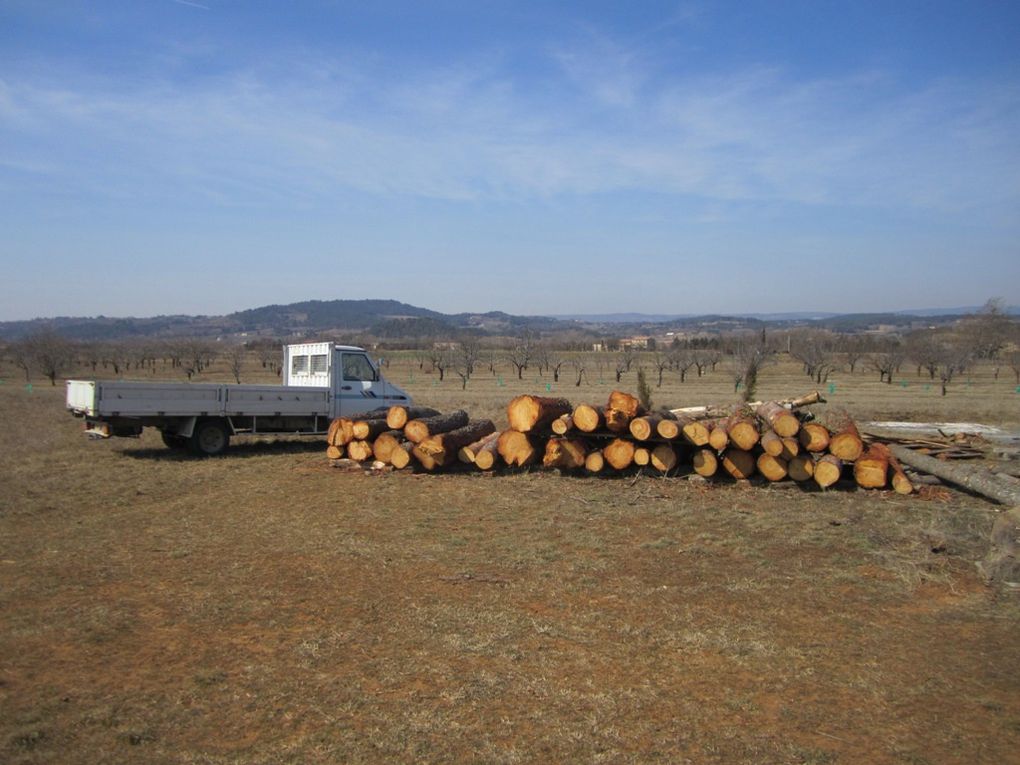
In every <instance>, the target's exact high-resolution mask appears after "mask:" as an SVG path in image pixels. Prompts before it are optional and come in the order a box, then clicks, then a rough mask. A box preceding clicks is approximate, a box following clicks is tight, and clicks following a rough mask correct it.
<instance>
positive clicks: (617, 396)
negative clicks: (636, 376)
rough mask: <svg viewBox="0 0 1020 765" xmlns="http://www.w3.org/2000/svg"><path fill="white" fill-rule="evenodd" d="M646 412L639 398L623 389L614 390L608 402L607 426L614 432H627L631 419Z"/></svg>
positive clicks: (606, 412)
mask: <svg viewBox="0 0 1020 765" xmlns="http://www.w3.org/2000/svg"><path fill="white" fill-rule="evenodd" d="M644 413H645V408H644V407H643V406H641V402H640V401H639V400H638V399H637V398H635V397H634V396H632V395H630V394H629V393H624V392H623V391H622V390H614V391H613V392H612V393H610V394H609V403H608V404H606V411H605V415H606V427H607V428H609V429H610V430H611V431H613V432H614V433H626V432H627V429H628V427H629V426H630V421H631V420H633V419H634V418H635V417H639V416H640V415H642V414H644Z"/></svg>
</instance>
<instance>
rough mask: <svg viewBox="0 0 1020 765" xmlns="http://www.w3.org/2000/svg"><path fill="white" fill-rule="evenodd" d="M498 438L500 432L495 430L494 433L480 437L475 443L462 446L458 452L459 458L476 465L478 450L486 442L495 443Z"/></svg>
mask: <svg viewBox="0 0 1020 765" xmlns="http://www.w3.org/2000/svg"><path fill="white" fill-rule="evenodd" d="M498 438H499V433H497V432H495V431H493V432H492V433H489V434H488V435H487V436H483V437H482V438H480V439H478V440H477V441H475V442H474V443H471V444H468V445H467V446H463V447H461V449H460V451H459V452H457V458H458V459H459V460H460V461H461V462H463V463H465V464H467V465H474V464H475V457H476V456H477V454H478V452H480V451H481V450H482V449H484V448H485V446H486V444H488V443H490V442H492V443H495V442H496V439H498Z"/></svg>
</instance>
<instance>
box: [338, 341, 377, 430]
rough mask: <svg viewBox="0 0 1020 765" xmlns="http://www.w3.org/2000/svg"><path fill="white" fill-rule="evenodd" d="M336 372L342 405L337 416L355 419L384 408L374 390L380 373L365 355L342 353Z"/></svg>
mask: <svg viewBox="0 0 1020 765" xmlns="http://www.w3.org/2000/svg"><path fill="white" fill-rule="evenodd" d="M335 371H336V374H337V382H338V383H339V391H338V395H337V400H338V401H339V404H340V406H339V408H338V412H337V416H339V417H354V416H356V415H359V414H362V413H364V412H369V411H371V410H373V409H376V408H378V407H380V406H383V401H382V400H380V399H379V398H377V395H376V392H375V390H374V388H375V383H376V381H377V380H378V379H379V373H378V372H376V369H375V367H373V366H372V363H371V362H370V361H369V360H368V356H366V355H365V354H364V353H359V352H356V351H352V352H346V351H345V352H343V353H341V354H340V368H339V369H338V370H335Z"/></svg>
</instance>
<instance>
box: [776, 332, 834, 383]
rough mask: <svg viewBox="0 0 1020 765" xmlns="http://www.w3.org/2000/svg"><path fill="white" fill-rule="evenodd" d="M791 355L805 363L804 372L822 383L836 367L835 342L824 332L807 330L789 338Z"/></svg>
mask: <svg viewBox="0 0 1020 765" xmlns="http://www.w3.org/2000/svg"><path fill="white" fill-rule="evenodd" d="M788 341H789V348H790V355H791V356H793V357H794V358H795V359H797V360H798V361H799V362H800V363H801V364H803V365H804V373H805V374H806V375H807V376H808V377H810V378H811V379H812V380H814V381H815V382H816V383H818V384H819V385H821V384H822V383H823V382H825V381H827V380H828V379H829V375H830V374H831V373H832V371H833V370H834V369H835V368H836V364H835V361H834V359H833V353H834V351H835V343H834V340H833V338H832V336H831V335H828V334H827V333H824V332H807V333H798V334H796V335H791V336H790V337H789V338H788Z"/></svg>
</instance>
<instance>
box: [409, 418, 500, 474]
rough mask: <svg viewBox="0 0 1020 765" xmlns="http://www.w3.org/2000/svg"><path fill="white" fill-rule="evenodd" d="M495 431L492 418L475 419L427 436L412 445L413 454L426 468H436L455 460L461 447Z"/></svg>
mask: <svg viewBox="0 0 1020 765" xmlns="http://www.w3.org/2000/svg"><path fill="white" fill-rule="evenodd" d="M495 431H496V426H495V425H494V424H493V423H492V420H475V421H474V422H469V423H468V424H467V425H465V426H464V427H462V428H457V429H455V430H449V431H446V432H445V433H437V434H436V435H434V436H429V437H428V438H426V439H424V440H423V441H421V442H420V443H419V444H418V445H417V446H415V447H414V456H415V458H416V459H417V460H418V461H419V462H420V463H421V464H422V466H423V467H424V468H425V469H426V470H436V469H437V468H441V467H445V466H447V465H449V464H450V463H452V462H453V461H454V460H456V458H457V452H459V451H460V450H461V448H463V447H465V446H467V445H468V444H473V443H475V442H476V441H478V440H479V439H480V438H483V437H485V436H487V435H489V434H490V433H494V432H495Z"/></svg>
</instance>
